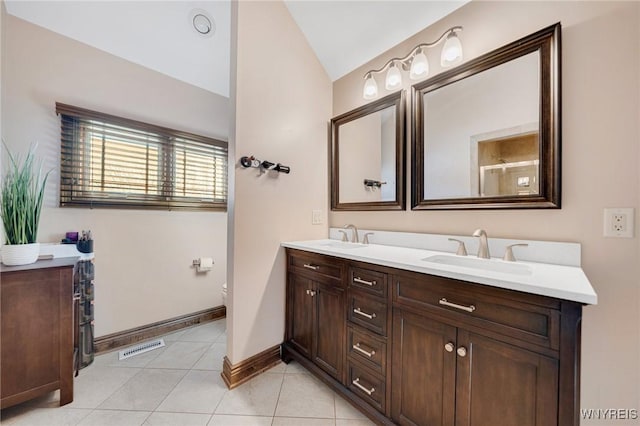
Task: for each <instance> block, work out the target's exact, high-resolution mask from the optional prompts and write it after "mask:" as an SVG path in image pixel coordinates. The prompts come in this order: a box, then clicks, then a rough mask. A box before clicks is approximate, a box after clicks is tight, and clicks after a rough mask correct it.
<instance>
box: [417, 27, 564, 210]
mask: <svg viewBox="0 0 640 426" xmlns="http://www.w3.org/2000/svg"><path fill="white" fill-rule="evenodd" d="M560 32H561V26H560V23H557V24H554V25H551V26H549V27H547V28H544V29H542V30H540V31H537V32H535V33H533V34H531V35H529V36H526V37H524V38H522V39H520V40H517V41H515V42H513V43H509V44H507V45H505V46H503V47H501V48H499V49H496V50H494V51H492V52H489V53H487V54H485V55H482V56H480V57H478V58H475V59H473V60H471V61H469V62H466V63H464V64H462V65H460V66H458V67H456V68H453V69H451V70H449V71H445V72H443V73H441V74H438V75H436V76H434V77H433V78H430V79H428V80H425V81H423V82H420V83H417V84H415V85H413V86H412V91H411V96H412V100H413V108H412V110H413V111H412V112H413V126H412V128H411V136H412V150H411V162H412V165H413V167H412V172H413V173H412V176H411V209H412V210H460V209H525V208H527V209H540V208H549V209H559V208H560V199H561V197H560V190H561V173H560V172H561V170H560V169H561V152H560V147H561V143H560V142H561V134H560V133H561V132H560V129H561V125H560V117H561V114H560V106H561V104H560V96H561V80H560V77H561V76H560V72H561V66H560V58H561V54H560V53H561V52H560ZM536 51H537V52H539V53H540V98H539V99H540V119H539V135H540V136H539V149H540V152H539V158H540V166H539V167H540V169H539V180H540V191H539V194H531V195H519V196H518V195H507V196H493V197H468V198H442V199H425V197H424V189H425V188H424V175H425V174H424V155H425V148H424V125H425V123H424V112H423V111H424V95H425V94H426V93H428V92H431V91H434V90H437V89H438V88H441V87H443V86H446V85H449V84H452V83H455V82H457V81H460V80H462V79H465V78H467V77H470V76H473V75H475V74H478V73H480V72H483V71H486V70H489V69H491V68H493V67H495V66H498V65H502V64H504V63H507V62H509V61H511V60H514V59H517V58H519V57H521V56H524V55H527V54H529V53H533V52H536Z"/></svg>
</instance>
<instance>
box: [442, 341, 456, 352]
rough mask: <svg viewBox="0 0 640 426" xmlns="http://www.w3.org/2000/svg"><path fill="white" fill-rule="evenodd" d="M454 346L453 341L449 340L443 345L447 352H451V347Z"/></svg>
mask: <svg viewBox="0 0 640 426" xmlns="http://www.w3.org/2000/svg"><path fill="white" fill-rule="evenodd" d="M454 347H455V346H454V345H453V342H449V343H447V344H446V345H444V350H445V351H447V352H453V348H454Z"/></svg>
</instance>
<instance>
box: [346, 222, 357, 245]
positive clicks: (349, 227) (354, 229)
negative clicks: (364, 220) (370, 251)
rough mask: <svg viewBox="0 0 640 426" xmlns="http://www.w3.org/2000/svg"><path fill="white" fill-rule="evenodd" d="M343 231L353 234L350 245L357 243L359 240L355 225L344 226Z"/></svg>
mask: <svg viewBox="0 0 640 426" xmlns="http://www.w3.org/2000/svg"><path fill="white" fill-rule="evenodd" d="M344 229H351V231H353V234H351V242H352V243H359V242H360V240H359V239H358V228H356V226H355V225H352V224H349V225H345V226H344Z"/></svg>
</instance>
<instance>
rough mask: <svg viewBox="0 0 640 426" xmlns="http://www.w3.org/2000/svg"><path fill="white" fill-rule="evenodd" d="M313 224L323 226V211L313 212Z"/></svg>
mask: <svg viewBox="0 0 640 426" xmlns="http://www.w3.org/2000/svg"><path fill="white" fill-rule="evenodd" d="M311 224H312V225H322V210H312V211H311Z"/></svg>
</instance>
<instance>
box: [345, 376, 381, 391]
mask: <svg viewBox="0 0 640 426" xmlns="http://www.w3.org/2000/svg"><path fill="white" fill-rule="evenodd" d="M351 383H353V385H354V386H355V387H357V388H358V389H360V390H361V391H362V392H364V393H366V394H367V395H372V394H373V393H374V392H375V391H376V388H371V389H367V388H365V387H364V386H362V385H361V384H360V377H357V378H356V379H355V380H354V381H352V382H351Z"/></svg>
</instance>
